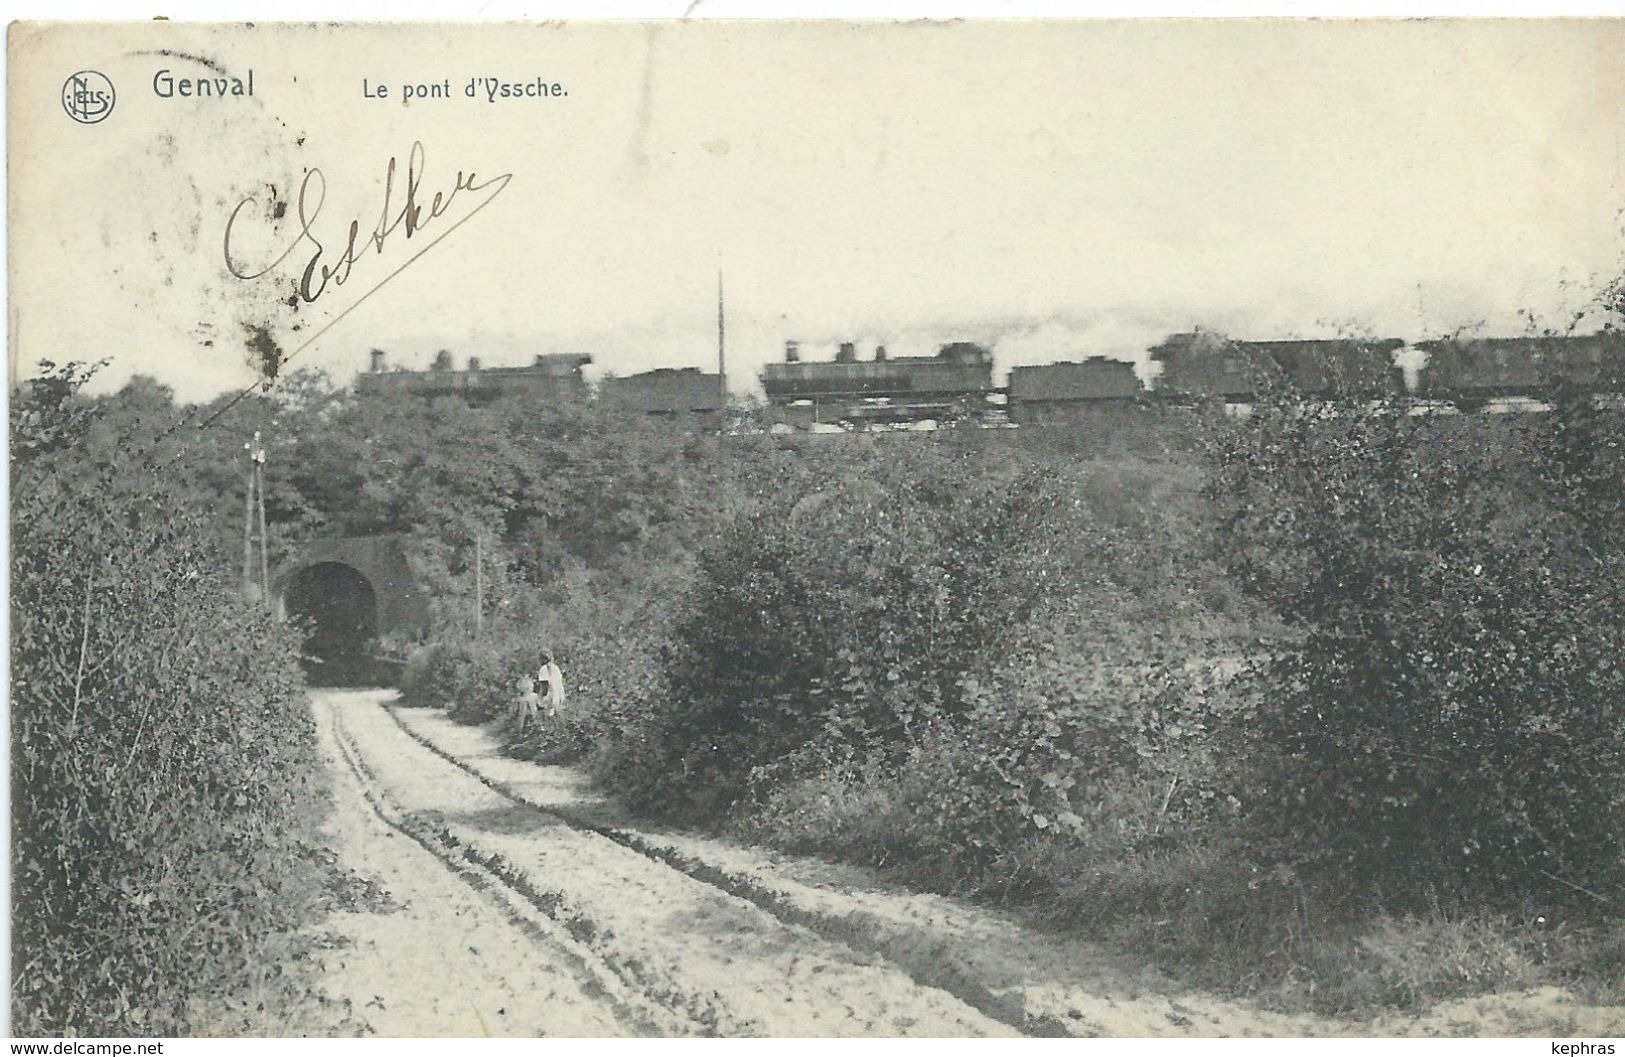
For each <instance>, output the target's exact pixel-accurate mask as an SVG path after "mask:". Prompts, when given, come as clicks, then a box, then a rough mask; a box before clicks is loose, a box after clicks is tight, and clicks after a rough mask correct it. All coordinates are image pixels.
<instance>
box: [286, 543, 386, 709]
mask: <svg viewBox="0 0 1625 1057" xmlns="http://www.w3.org/2000/svg"><path fill="white" fill-rule="evenodd" d="M282 607H283V613H284V615H285V617H286V619H288V620H291V621H293V622H295V623H297V624H299V625H301V626H302V627H303V628H304V629H305V644H304V657H305V669H306V671H307V673H308V674H309V677H310V681H311V682H313V683H315V684H317V685H320V686H346V685H352V684H354V683H356V682H357V681H358V680H359V681H361V682H369V681H371V677H372V669H373V662H372V657H373V655H374V652H375V646H376V640H377V638H378V592H377V591H376V590H374V589H373V586H372V584H371V583H369V582H368V581H367V578H366V577H365V576H363V575H362V574H361V573H360V572H359V571H358V570H356V569H355V568H354V567H353V566H349V565H345V564H344V563H342V562H318V563H316V564H315V565H308V566H306V567H305V568H303V569H300V570H299V571H298V572H296V573H294V574H293V575H292V576H290V577H289V578H288V582H287V585H286V586H285V587H284V589H283V594H282Z"/></svg>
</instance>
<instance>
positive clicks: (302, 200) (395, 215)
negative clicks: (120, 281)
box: [222, 142, 513, 322]
mask: <svg viewBox="0 0 1625 1057" xmlns="http://www.w3.org/2000/svg"><path fill="white" fill-rule="evenodd" d="M423 158H424V151H423V144H422V143H421V142H414V143H413V144H412V149H411V150H410V151H409V152H408V153H407V159H406V201H405V202H404V203H402V204H401V206H400V207H399V209H396V208H395V207H394V201H395V174H396V171H397V169H398V162H397V159H396V158H394V157H391V158H390V159H389V167H388V169H387V171H386V172H385V175H384V203H383V208H382V209H381V210H380V212H379V217H378V223H377V224H376V225H375V226H374V227H373V229H372V231H371V232H369V233H367V234H365V235H363V234H362V231H361V221H360V219H355V220H352V221H350V227H349V234H348V236H347V237H346V239H345V241H344V248H343V249H342V250H341V251H339V252H338V253H337V254H336V255H330V253H329V250H328V247H327V245H326V244H324V243H323V242H322V240H321V239H319V238H318V237H317V236H316V233H315V232H314V231H313V230H312V229H313V228H314V227H315V225H316V221H317V218H318V217H319V216H321V212H322V203H323V202H324V201H325V200H326V198H327V177H325V176H324V175H323V174H322V171H321V170H320V169H318V168H314V167H312V168H311V169H308V170H306V172H305V178H304V180H303V181H302V182H301V183H300V185H299V194H298V205H297V210H298V219H299V233H298V235H296V236H295V237H294V239H293V241H292V242H291V243H289V244H288V248H287V249H285V250H283V251H282V253H281V254H280V255H279V256H278V257H277V258H276V260H274V261H272V262H271V263H270V264H267V265H266V266H265V267H263V268H260V269H258V270H254V269H253V268H252V267H249V266H245V265H244V264H243V263H242V262H241V261H239V260H238V259H237V257H236V255H235V254H233V253H232V247H231V237H232V232H233V231H234V230H235V229H236V226H237V221H238V219H239V218H240V217H241V216H242V214H243V210H244V209H246V208H247V207H248V206H250V205H253V204H254V203H255V202H256V197H255V196H253V195H250V196H249V197H247V198H244V199H243V200H242V201H240V202H238V203H237V207H236V208H235V209H233V210H232V211H231V216H230V217H229V218H228V219H227V220H226V232H225V237H224V244H223V246H222V249H223V252H224V254H225V259H226V270H227V271H229V272H230V273H231V274H232V275H234V276H235V277H237V278H238V279H244V280H253V279H258V278H260V277H261V276H263V275H265V274H267V273H268V272H271V271H273V270H274V269H276V268H278V267H280V266H281V264H282V263H283V262H284V261H286V260H287V259H288V258H289V257H292V256H294V254H295V253H296V252H298V251H299V250H300V248H301V247H302V246H304V245H306V244H308V245H309V248H310V257H309V259H308V260H306V262H305V268H304V271H303V272H302V273H301V275H300V277H299V281H298V282H297V283H296V284H295V288H296V289H297V291H298V296H299V297H300V299H301V300H303V301H305V302H306V303H312V302H314V301H315V300H316V299H317V298H319V297H321V296H322V295H323V294H324V293H326V292H327V291H328V289H329V287H330V286H331V287H334V288H336V287H340V286H343V285H344V284H345V282H346V281H348V280H349V278H350V275H351V271H352V269H354V267H355V266H356V265H357V264H358V263H360V262H361V259H362V258H363V257H364V256H365V255H366V254H367V253H368V251H369V250H370V251H371V252H372V253H373V254H374V255H376V256H383V253H384V247H385V244H386V243H388V242H389V241H390V239H391V238H392V237H393V236H394V235H395V233H396V232H401V238H403V239H411V238H413V237H414V236H417V237H424V232H426V231H429V230H430V229H431V228H437V230H436V231H435V232H434V236H435V237H434V238H433V239H432V241H430V242H429V243H427V244H426V245H424V246H423V248H422V249H421V250H419V251H418V252H417V253H416V254H414V255H413V256H412V257H410V258H408V259H407V260H406V261H405V262H403V263H402V264H401V265H400V267H398V268H396V269H395V271H394V272H391V273H390V274H389V275H387V276H385V277H384V279H383V280H382V281H380V282H379V283H378V285H377V286H374V287H373V288H372V290H369V291H368V292H367V294H366V295H365V297H370V296H371V295H372V294H373V293H374V292H376V291H377V290H378V288H379V287H381V286H383V285H384V283H387V282H388V281H389V280H390V279H392V278H394V277H395V275H397V274H399V273H400V271H401V269H403V268H405V267H406V265H408V264H410V263H412V261H415V260H416V259H417V258H418V257H421V256H422V255H423V254H424V253H427V252H428V251H429V249H430V248H432V247H433V246H434V245H435V243H438V242H439V241H440V240H441V239H443V238H445V237H446V236H447V235H450V234H451V233H452V232H453V231H455V230H456V229H457V228H458V227H460V226H462V224H463V223H464V222H466V221H467V220H469V219H470V218H471V217H473V216H474V214H476V213H478V212H479V211H480V210H482V209H484V208H485V207H486V206H487V205H490V204H491V201H492V199H494V198H496V196H497V195H499V194H501V193H502V191H503V189H504V188H506V187H507V186H508V182H509V181H510V180H512V179H513V174H512V173H503V174H501V175H500V176H493V177H490V178H489V179H485V180H481V179H480V178H479V177H478V176H477V175H476V174H475V173H473V172H468V173H465V172H463V171H462V170H461V169H459V170H458V171H457V178H456V180H455V181H454V182H453V184H452V187H451V190H449V191H444V190H442V191H436V192H434V193H433V195H432V196H431V197H429V198H427V200H426V201H425V197H424V196H425V192H424V191H423V186H422V185H423ZM464 191H467V192H470V193H471V194H477V193H479V192H481V191H485V192H488V193H487V194H486V195H485V196H484V197H483V198H481V199H479V201H477V202H476V203H474V205H473V206H472V207H471V208H469V209H468V210H467V211H466V212H462V214H461V216H458V217H456V218H455V219H451V220H449V221H448V223H449V226H442V225H436V221H439V220H441V219H442V218H444V217H446V216H447V214H448V213H450V212H451V211H452V203H453V202H456V201H458V198H459V196H460V195H462V193H463V192H464ZM467 200H468V199H467V198H466V197H465V198H463V201H465V202H466V201H467ZM365 297H363V300H364V299H365ZM357 304H359V302H357ZM351 307H352V308H353V307H355V306H353V305H352V306H351ZM333 322H337V320H334V321H333Z"/></svg>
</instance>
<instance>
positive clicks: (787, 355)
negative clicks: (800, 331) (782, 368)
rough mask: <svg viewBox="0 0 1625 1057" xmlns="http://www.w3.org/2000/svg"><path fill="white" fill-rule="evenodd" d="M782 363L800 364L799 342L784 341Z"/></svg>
mask: <svg viewBox="0 0 1625 1057" xmlns="http://www.w3.org/2000/svg"><path fill="white" fill-rule="evenodd" d="M784 362H785V363H800V362H801V343H800V342H799V341H795V340H793V339H792V340H790V341H786V342H785V343H784Z"/></svg>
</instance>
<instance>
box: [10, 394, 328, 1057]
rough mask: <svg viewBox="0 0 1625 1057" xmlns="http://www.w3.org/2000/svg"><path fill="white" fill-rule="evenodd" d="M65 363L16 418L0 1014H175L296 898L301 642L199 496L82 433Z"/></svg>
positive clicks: (25, 399)
mask: <svg viewBox="0 0 1625 1057" xmlns="http://www.w3.org/2000/svg"><path fill="white" fill-rule="evenodd" d="M66 376H67V374H66V372H64V373H63V374H58V375H55V376H52V377H48V378H47V379H45V380H44V381H43V382H42V383H36V384H35V385H34V386H33V387H32V389H31V390H29V391H25V392H24V393H22V394H21V395H20V396H19V398H18V404H19V405H20V408H21V410H20V411H19V413H18V414H17V415H16V417H15V418H14V420H13V422H14V425H13V430H14V432H13V463H12V518H13V521H12V565H11V578H12V579H11V591H12V597H11V605H12V610H11V649H12V652H11V664H12V668H11V673H12V674H11V695H12V696H11V702H12V784H11V788H12V849H11V854H12V859H11V867H12V879H13V885H14V889H13V893H14V894H13V898H14V903H13V908H12V1012H13V1021H12V1026H13V1030H14V1031H16V1032H17V1033H19V1034H22V1035H65V1034H86V1035H103V1036H107V1035H113V1036H119V1035H150V1034H159V1035H185V1034H189V1033H190V1032H189V1030H188V1027H189V1019H188V1018H189V1012H190V1011H191V1010H192V1009H193V1008H195V1007H194V1004H195V1003H197V1002H199V1001H201V1000H208V999H211V998H229V996H230V995H231V994H232V993H233V991H234V990H235V989H236V988H238V987H239V986H241V985H242V984H243V983H244V982H245V981H246V980H247V978H248V977H249V975H250V971H251V968H252V967H253V964H254V961H255V958H256V955H257V953H258V952H259V951H260V950H262V946H261V945H262V944H263V943H265V942H266V941H267V940H268V938H269V937H271V936H272V935H273V934H276V933H279V932H284V931H286V930H289V929H292V928H294V927H295V926H297V925H298V924H300V923H301V921H302V917H303V915H304V913H305V912H306V910H307V908H308V906H309V899H310V896H311V895H312V892H313V886H314V878H313V874H312V873H311V871H312V870H313V867H312V866H311V865H310V862H311V860H310V855H309V852H310V848H309V845H308V843H307V842H308V840H309V839H310V838H311V836H312V835H313V831H314V827H315V825H316V823H317V821H318V820H319V818H320V815H321V811H322V807H323V793H324V791H323V789H322V788H321V786H320V785H319V780H318V777H317V775H318V773H319V770H318V765H317V761H316V758H315V751H314V730H313V724H312V720H311V717H310V714H309V711H308V709H307V707H306V705H305V701H304V695H303V692H302V691H303V684H302V679H301V676H300V672H299V667H298V663H297V650H298V645H299V644H298V641H297V639H296V637H295V635H294V634H292V633H291V631H290V630H289V629H287V628H286V627H284V626H282V625H281V624H279V623H277V622H276V621H274V620H272V619H271V618H270V617H269V615H268V614H267V613H266V612H265V610H264V608H263V607H260V606H250V605H247V604H245V603H243V602H241V601H239V600H238V598H237V593H236V586H235V585H234V584H232V583H230V582H228V581H227V580H225V579H224V578H223V577H221V576H220V575H218V571H219V570H221V569H224V568H228V567H229V566H228V564H227V562H226V561H225V560H224V559H223V556H222V555H221V554H219V553H218V552H216V551H215V550H214V549H213V548H212V546H211V545H210V543H209V530H208V526H207V523H206V519H205V517H204V516H203V515H202V514H201V513H199V511H198V507H197V505H196V504H194V503H193V502H192V497H190V496H188V495H187V494H185V493H184V492H183V491H180V490H179V489H177V488H176V487H175V486H174V485H173V484H172V483H170V482H169V481H167V480H166V479H164V478H163V477H161V476H159V475H157V474H155V473H153V472H151V471H149V470H147V469H144V468H141V467H140V466H138V465H136V464H134V463H133V460H131V459H130V458H129V457H128V456H127V455H126V454H124V453H123V452H122V451H121V450H120V449H119V448H117V447H105V448H98V447H95V446H92V445H89V444H87V443H86V442H85V432H84V425H85V417H84V413H83V412H84V408H83V407H82V406H80V405H78V404H76V402H75V398H74V397H73V390H74V389H75V388H76V384H60V383H62V382H63V379H64V377H66Z"/></svg>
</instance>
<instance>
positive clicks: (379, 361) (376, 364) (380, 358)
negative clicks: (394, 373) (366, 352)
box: [370, 349, 385, 374]
mask: <svg viewBox="0 0 1625 1057" xmlns="http://www.w3.org/2000/svg"><path fill="white" fill-rule="evenodd" d="M370 355H371V356H372V371H373V373H374V374H376V373H377V372H379V371H381V370H383V369H384V359H385V356H384V350H383V349H373V350H372V352H371V353H370Z"/></svg>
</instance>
